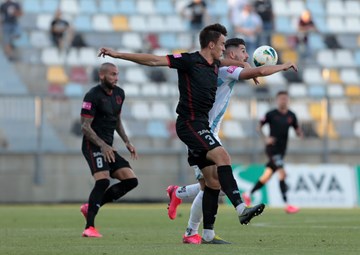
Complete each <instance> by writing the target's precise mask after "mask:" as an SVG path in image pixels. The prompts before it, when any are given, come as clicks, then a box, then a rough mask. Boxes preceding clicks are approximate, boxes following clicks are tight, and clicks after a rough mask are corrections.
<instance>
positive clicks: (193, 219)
mask: <svg viewBox="0 0 360 255" xmlns="http://www.w3.org/2000/svg"><path fill="white" fill-rule="evenodd" d="M203 195H204V191H202V190H200V191H199V193H198V194H197V196H196V197H195V199H194V201H193V202H192V205H191V209H190V218H189V222H188V227H187V229H186V232H185V235H186V236H192V235H195V234H197V233H198V231H199V226H200V223H201V220H202V216H203V215H202V199H203Z"/></svg>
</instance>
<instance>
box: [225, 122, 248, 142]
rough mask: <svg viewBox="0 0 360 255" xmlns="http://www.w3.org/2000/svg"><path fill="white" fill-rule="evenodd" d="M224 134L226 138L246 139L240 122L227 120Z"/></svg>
mask: <svg viewBox="0 0 360 255" xmlns="http://www.w3.org/2000/svg"><path fill="white" fill-rule="evenodd" d="M221 129H222V132H223V134H224V137H225V138H230V139H232V138H243V137H245V134H244V130H243V129H242V127H241V124H240V123H239V121H236V120H227V121H223V123H222V127H221Z"/></svg>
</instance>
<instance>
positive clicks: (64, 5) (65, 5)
mask: <svg viewBox="0 0 360 255" xmlns="http://www.w3.org/2000/svg"><path fill="white" fill-rule="evenodd" d="M59 7H60V10H61V11H62V12H63V13H66V14H73V15H76V14H78V12H79V6H78V2H77V1H76V0H60V6H59Z"/></svg>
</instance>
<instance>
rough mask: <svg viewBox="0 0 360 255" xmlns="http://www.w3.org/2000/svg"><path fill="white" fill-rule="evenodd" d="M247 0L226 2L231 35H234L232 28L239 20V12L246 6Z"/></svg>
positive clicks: (229, 0)
mask: <svg viewBox="0 0 360 255" xmlns="http://www.w3.org/2000/svg"><path fill="white" fill-rule="evenodd" d="M248 2H249V0H228V10H229V12H228V18H229V21H230V24H231V27H230V30H231V31H229V33H230V35H233V33H234V26H235V24H236V22H237V20H239V16H240V15H241V10H242V9H243V7H244V5H245V4H247V3H248Z"/></svg>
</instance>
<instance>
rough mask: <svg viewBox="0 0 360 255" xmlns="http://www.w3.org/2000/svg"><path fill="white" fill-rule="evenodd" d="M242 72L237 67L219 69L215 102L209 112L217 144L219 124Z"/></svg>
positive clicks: (240, 68)
mask: <svg viewBox="0 0 360 255" xmlns="http://www.w3.org/2000/svg"><path fill="white" fill-rule="evenodd" d="M242 70H243V68H242V67H238V66H223V67H220V69H219V74H218V88H217V90H216V97H215V102H214V105H213V107H212V108H211V110H210V112H209V125H210V129H211V131H212V132H213V134H214V136H215V137H216V138H217V139H218V141H219V142H220V139H219V136H218V134H219V130H220V124H221V121H222V119H223V117H224V114H225V111H226V109H227V107H228V105H229V101H230V97H231V94H232V91H233V87H234V85H235V83H236V82H237V81H238V80H239V75H240V73H241V71H242Z"/></svg>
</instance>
